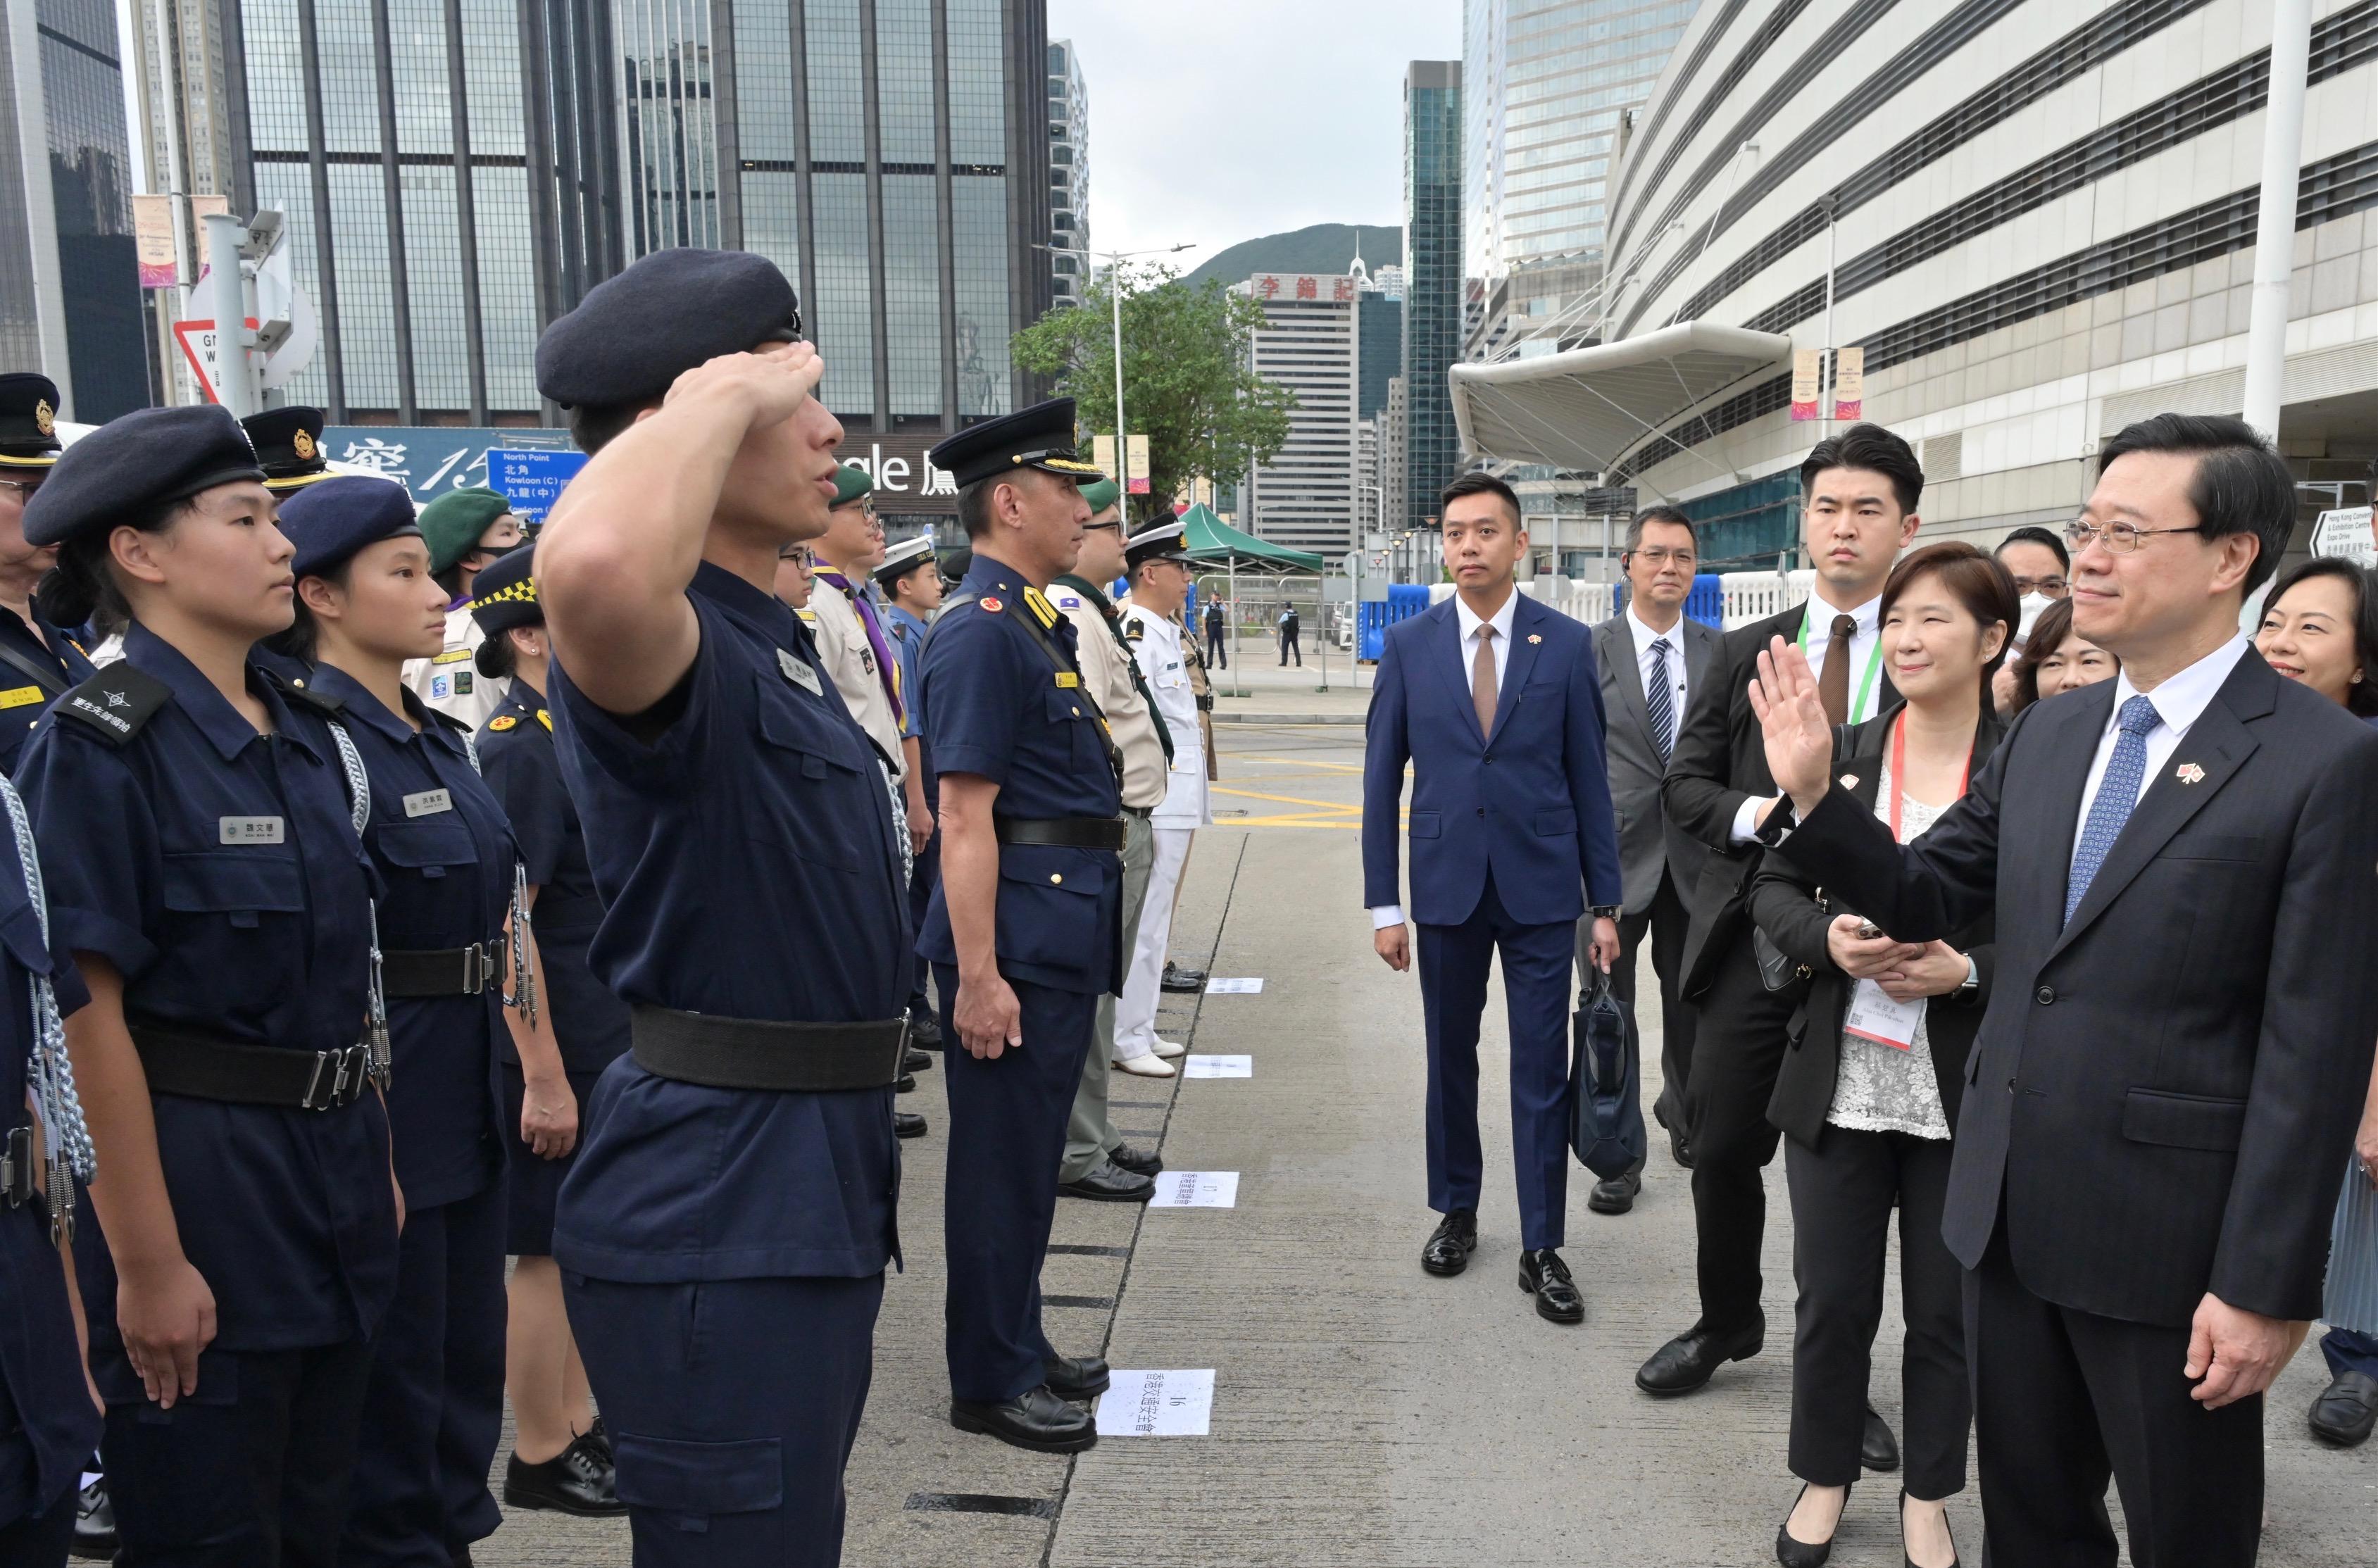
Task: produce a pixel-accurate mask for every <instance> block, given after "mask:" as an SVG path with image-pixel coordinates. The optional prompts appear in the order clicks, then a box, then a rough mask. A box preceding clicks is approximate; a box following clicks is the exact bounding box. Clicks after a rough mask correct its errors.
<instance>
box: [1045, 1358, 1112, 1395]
mask: <svg viewBox="0 0 2378 1568" xmlns="http://www.w3.org/2000/svg"><path fill="white" fill-rule="evenodd" d="M1040 1381H1041V1382H1043V1383H1045V1384H1047V1385H1048V1389H1049V1392H1050V1393H1051V1394H1055V1395H1056V1396H1057V1397H1058V1398H1060V1399H1096V1398H1097V1397H1098V1396H1099V1394H1104V1393H1105V1392H1106V1391H1107V1383H1108V1382H1109V1381H1110V1380H1109V1378H1108V1376H1107V1364H1106V1362H1104V1361H1103V1360H1101V1359H1099V1358H1098V1357H1096V1356H1051V1358H1049V1359H1047V1360H1045V1361H1043V1362H1041V1363H1040Z"/></svg>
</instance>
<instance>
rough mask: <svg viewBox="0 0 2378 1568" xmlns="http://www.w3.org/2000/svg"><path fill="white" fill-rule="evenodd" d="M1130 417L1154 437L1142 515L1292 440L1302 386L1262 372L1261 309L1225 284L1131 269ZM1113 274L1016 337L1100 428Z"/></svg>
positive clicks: (1111, 395)
mask: <svg viewBox="0 0 2378 1568" xmlns="http://www.w3.org/2000/svg"><path fill="white" fill-rule="evenodd" d="M1120 272H1121V276H1122V281H1123V413H1124V415H1125V417H1126V418H1127V419H1128V420H1129V422H1130V423H1129V432H1128V433H1130V434H1133V435H1140V436H1146V437H1147V458H1148V463H1147V465H1148V469H1149V471H1150V472H1149V473H1148V476H1147V477H1148V480H1149V484H1148V495H1147V497H1145V498H1143V500H1142V501H1141V502H1140V504H1139V507H1138V512H1139V515H1140V516H1142V517H1148V516H1154V515H1156V514H1157V513H1158V511H1159V509H1163V508H1168V507H1169V506H1170V505H1171V499H1172V497H1173V496H1174V495H1175V494H1176V493H1177V492H1178V491H1179V490H1180V488H1181V486H1182V485H1183V483H1185V482H1186V481H1187V480H1188V479H1189V478H1190V477H1191V476H1193V475H1204V476H1205V477H1207V478H1209V479H1210V478H1220V479H1222V480H1224V481H1230V480H1234V479H1236V478H1238V477H1239V476H1240V475H1241V474H1243V473H1246V471H1247V470H1248V468H1250V467H1251V466H1253V465H1254V464H1256V463H1261V462H1268V461H1271V460H1272V459H1273V458H1274V457H1277V456H1278V455H1279V449H1280V448H1282V447H1283V446H1286V445H1287V444H1288V414H1289V411H1290V410H1291V409H1292V408H1294V407H1295V406H1296V394H1295V393H1293V392H1291V391H1290V390H1289V389H1287V388H1285V387H1283V386H1281V385H1279V383H1278V382H1276V381H1269V380H1267V379H1265V378H1264V377H1260V376H1257V375H1256V374H1255V371H1254V369H1253V367H1252V366H1253V355H1252V354H1251V353H1250V352H1249V349H1250V345H1251V342H1252V340H1253V335H1254V333H1255V329H1257V328H1259V327H1261V326H1262V325H1263V324H1264V313H1263V306H1262V305H1258V304H1256V303H1255V301H1254V300H1252V299H1248V298H1246V297H1245V296H1243V295H1240V294H1233V293H1230V292H1229V291H1227V290H1226V289H1224V288H1223V287H1222V285H1221V283H1220V282H1219V281H1216V280H1213V279H1208V280H1207V281H1206V282H1204V283H1203V284H1201V285H1199V286H1197V287H1195V288H1192V287H1190V286H1189V285H1188V284H1186V283H1183V281H1181V278H1180V274H1179V273H1178V272H1177V271H1176V270H1175V269H1171V268H1170V267H1164V266H1160V265H1159V266H1149V267H1136V268H1135V267H1124V268H1122V269H1120ZM1115 276H1116V273H1115V271H1114V270H1110V271H1109V273H1108V274H1107V276H1106V277H1105V278H1100V279H1098V280H1095V281H1092V282H1091V283H1090V284H1089V286H1088V288H1087V290H1086V291H1085V292H1084V293H1083V297H1082V303H1081V304H1080V305H1069V306H1067V307H1065V308H1063V309H1062V310H1052V311H1051V312H1050V313H1049V314H1048V315H1046V316H1044V317H1041V318H1040V319H1039V320H1038V321H1036V322H1034V323H1033V324H1032V325H1031V326H1029V327H1027V328H1026V329H1024V330H1023V331H1021V332H1018V333H1017V334H1016V335H1015V360H1016V363H1017V364H1018V365H1022V366H1024V367H1025V368H1026V369H1027V370H1034V371H1038V372H1039V373H1041V374H1042V375H1046V376H1054V377H1058V385H1059V389H1061V390H1062V391H1063V393H1064V394H1065V395H1066V396H1068V397H1070V398H1072V399H1073V400H1074V401H1075V403H1076V404H1077V405H1079V406H1078V408H1077V409H1076V411H1075V413H1076V417H1077V418H1078V419H1079V420H1080V422H1081V424H1082V426H1083V427H1084V428H1085V429H1087V430H1091V431H1111V430H1113V429H1114V427H1115V409H1114V401H1115V367H1114V319H1113V317H1112V315H1111V311H1112V309H1113V304H1112V296H1111V294H1110V293H1108V290H1109V288H1110V287H1111V279H1113V278H1114V277H1115Z"/></svg>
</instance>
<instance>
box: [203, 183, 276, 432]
mask: <svg viewBox="0 0 2378 1568" xmlns="http://www.w3.org/2000/svg"><path fill="white" fill-rule="evenodd" d="M206 225H207V293H208V294H209V295H210V303H211V304H212V305H213V306H214V316H215V366H216V370H215V381H216V386H217V388H218V391H217V393H216V395H217V397H219V398H220V399H221V400H222V405H223V407H225V408H227V409H229V410H231V412H232V415H233V417H234V418H237V419H246V417H247V416H248V415H249V414H251V413H258V412H259V411H260V410H262V408H263V407H264V389H263V388H261V387H260V386H258V384H257V376H256V365H255V364H254V363H253V362H252V361H251V360H250V358H249V356H248V352H247V350H248V344H249V343H250V342H251V341H254V337H255V334H254V333H253V332H251V331H250V330H249V329H248V326H247V321H248V314H247V290H246V281H245V273H246V268H244V267H242V266H241V265H240V250H241V247H242V246H243V245H245V244H246V240H247V227H248V226H247V225H246V224H245V223H243V222H241V221H239V220H238V219H236V218H234V217H233V216H232V215H231V214H230V213H228V212H210V213H208V214H207V215H206Z"/></svg>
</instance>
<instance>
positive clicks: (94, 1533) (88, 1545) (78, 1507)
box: [67, 1476, 115, 1562]
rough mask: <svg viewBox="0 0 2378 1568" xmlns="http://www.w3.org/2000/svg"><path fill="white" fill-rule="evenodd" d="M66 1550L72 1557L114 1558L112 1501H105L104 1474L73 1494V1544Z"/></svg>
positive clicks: (91, 1559) (89, 1558) (105, 1559)
mask: <svg viewBox="0 0 2378 1568" xmlns="http://www.w3.org/2000/svg"><path fill="white" fill-rule="evenodd" d="M67 1550H68V1553H69V1554H70V1555H72V1556H75V1557H80V1558H85V1559H88V1560H90V1561H91V1562H111V1561H113V1560H114V1556H115V1504H114V1503H113V1502H109V1501H108V1497H107V1478H106V1477H105V1476H102V1477H100V1478H99V1479H97V1480H95V1481H93V1482H91V1483H90V1485H89V1486H87V1487H85V1488H83V1489H82V1490H81V1491H80V1492H78V1493H77V1494H76V1496H75V1529H74V1544H73V1546H71V1547H69V1548H68V1549H67Z"/></svg>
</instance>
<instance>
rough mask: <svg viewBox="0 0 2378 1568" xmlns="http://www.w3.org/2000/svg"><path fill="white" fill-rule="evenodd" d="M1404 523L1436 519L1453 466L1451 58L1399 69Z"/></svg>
mask: <svg viewBox="0 0 2378 1568" xmlns="http://www.w3.org/2000/svg"><path fill="white" fill-rule="evenodd" d="M1404 269H1405V292H1404V363H1403V378H1404V392H1405V399H1406V402H1405V414H1404V421H1405V423H1404V430H1405V436H1404V441H1405V445H1404V470H1403V487H1404V496H1405V500H1404V525H1405V526H1406V527H1407V528H1415V529H1420V528H1426V529H1434V528H1435V526H1436V497H1437V492H1439V491H1440V490H1442V489H1444V488H1445V486H1446V485H1447V484H1449V483H1451V481H1452V479H1453V476H1454V473H1456V472H1457V470H1458V469H1459V466H1460V460H1461V450H1460V439H1459V435H1458V434H1457V432H1456V431H1455V429H1454V425H1453V400H1452V397H1451V395H1450V393H1449V391H1448V390H1447V384H1446V372H1447V369H1449V368H1450V367H1451V366H1452V365H1453V363H1454V361H1456V360H1458V359H1459V358H1460V357H1461V336H1462V333H1461V62H1460V61H1459V60H1414V61H1413V62H1412V63H1411V68H1410V69H1409V70H1408V71H1406V72H1405V74H1404Z"/></svg>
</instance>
